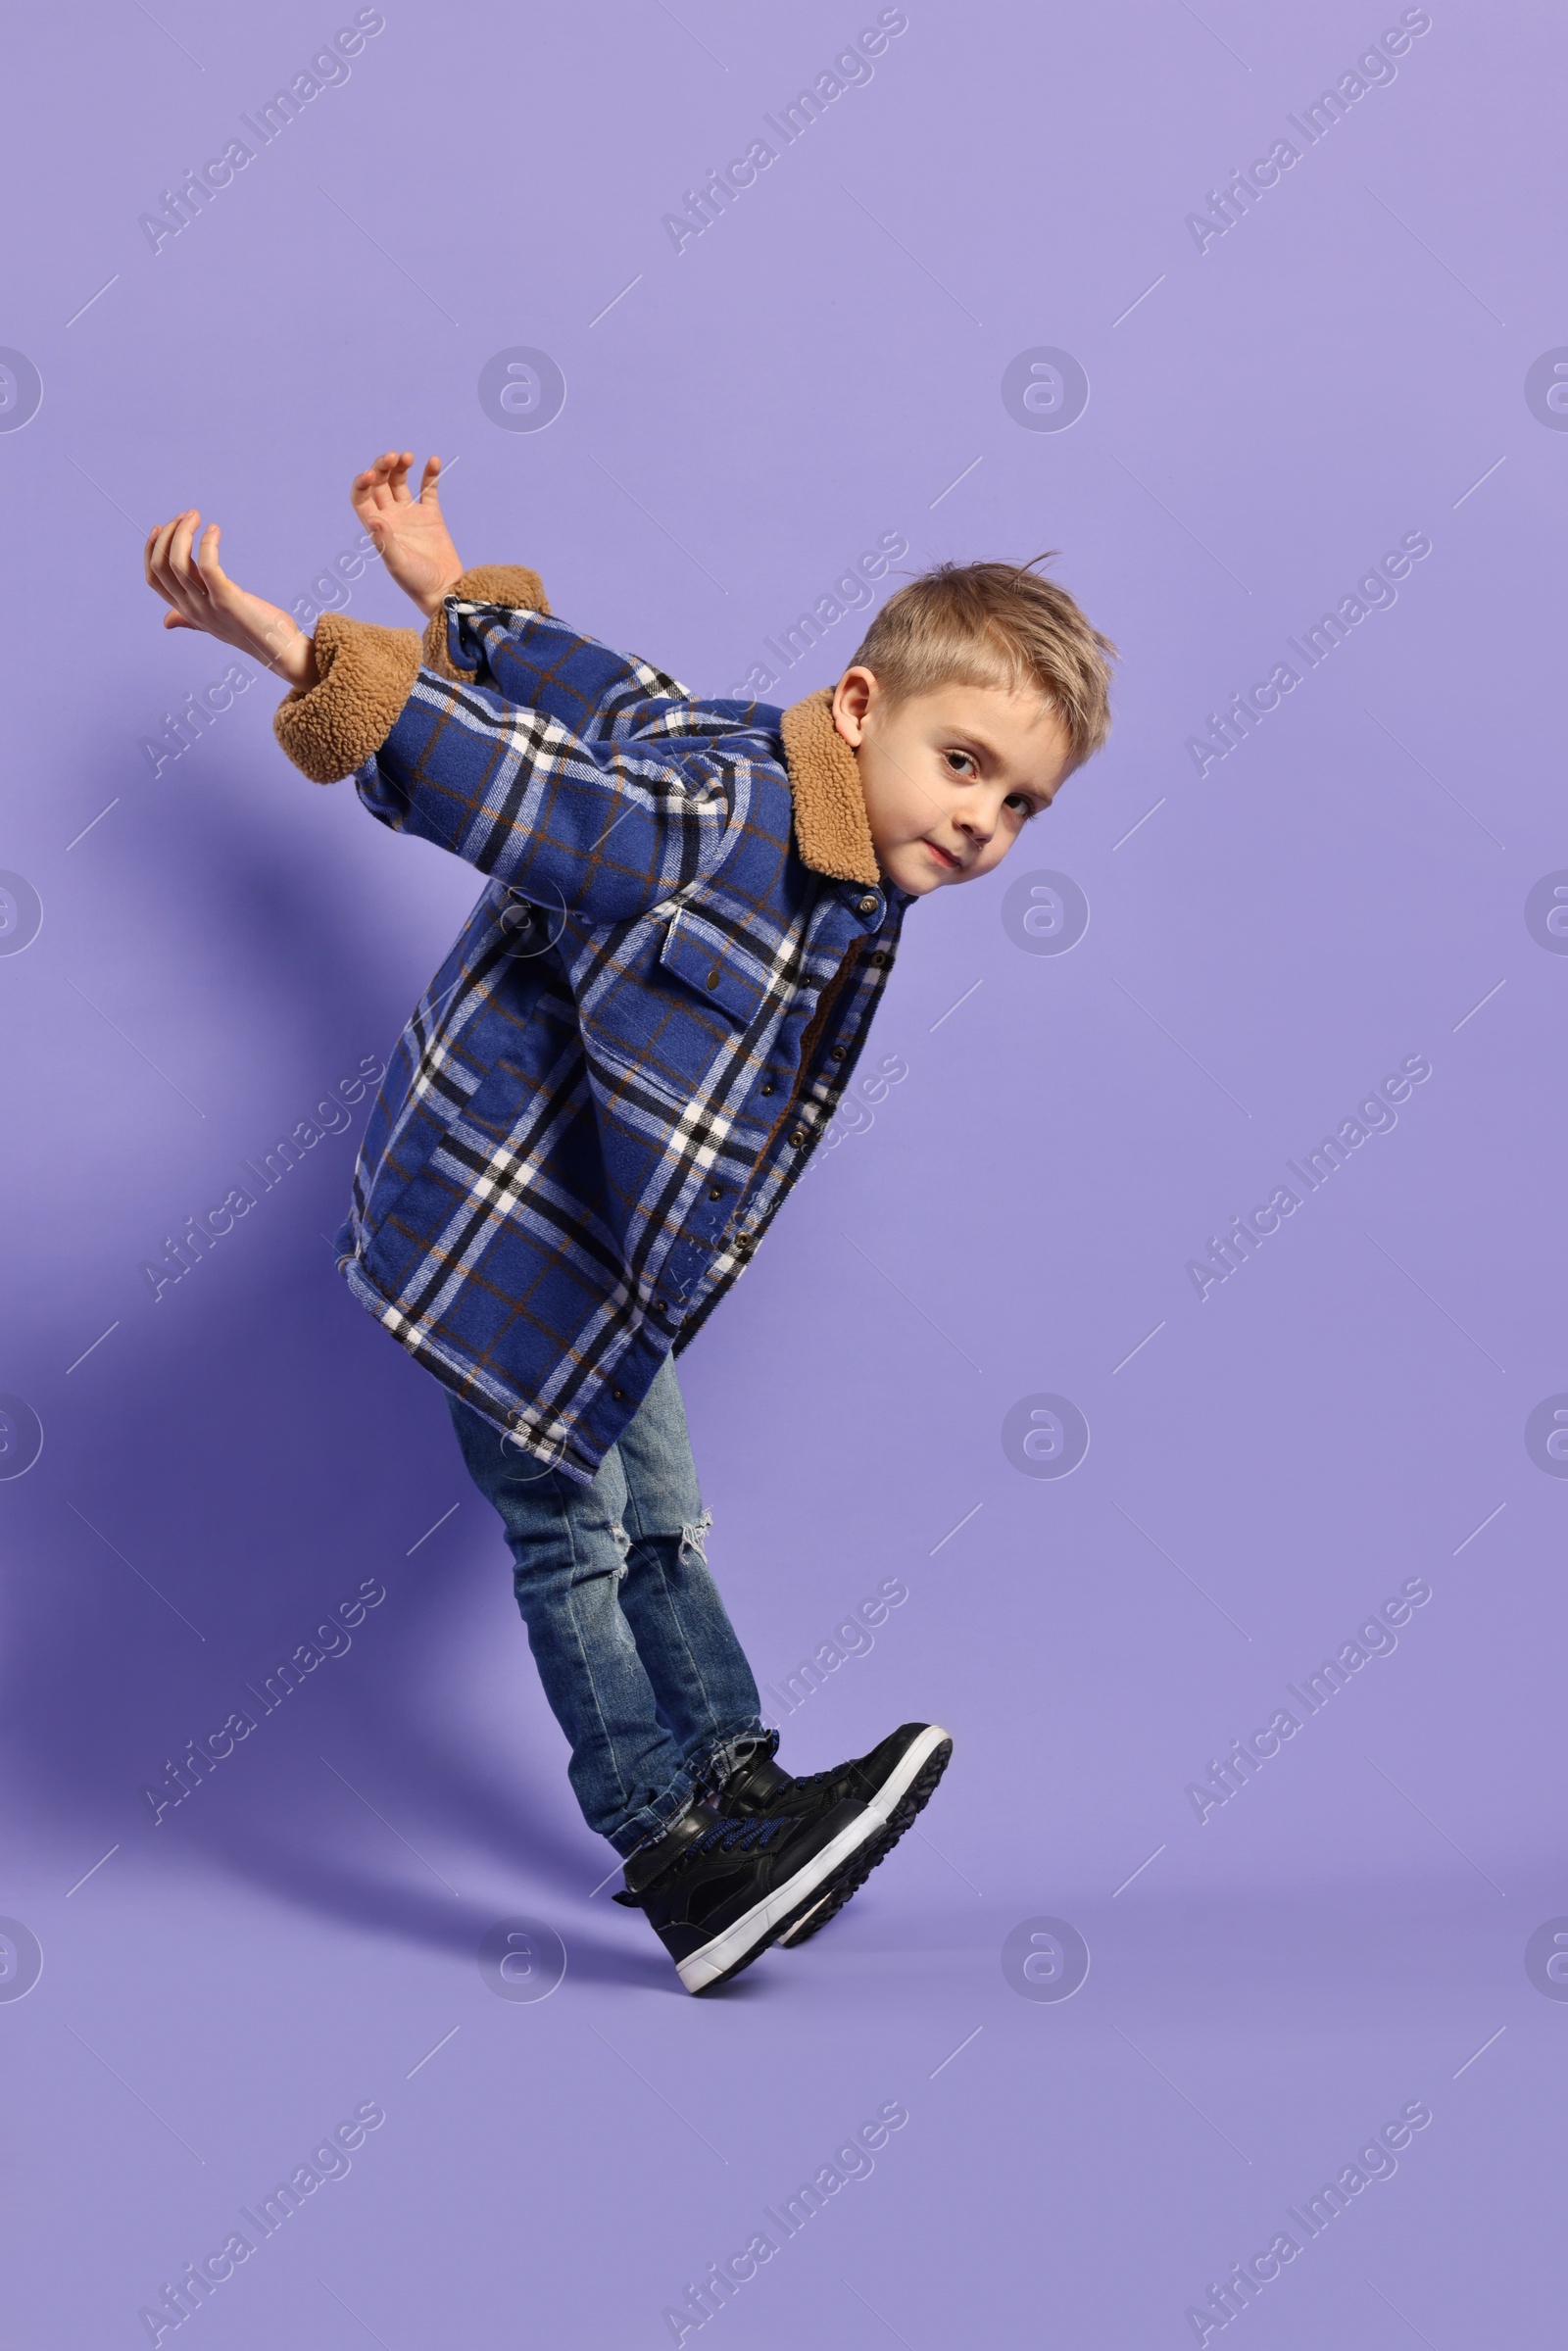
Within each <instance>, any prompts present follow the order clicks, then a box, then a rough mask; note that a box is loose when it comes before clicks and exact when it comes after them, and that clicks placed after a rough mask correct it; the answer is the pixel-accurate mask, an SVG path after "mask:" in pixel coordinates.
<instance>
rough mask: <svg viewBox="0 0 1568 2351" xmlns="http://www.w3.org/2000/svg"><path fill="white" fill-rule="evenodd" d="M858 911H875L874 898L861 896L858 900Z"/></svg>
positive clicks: (863, 912) (871, 912) (872, 912)
mask: <svg viewBox="0 0 1568 2351" xmlns="http://www.w3.org/2000/svg"><path fill="white" fill-rule="evenodd" d="M860 912H861V913H862V914H874V913H875V912H876V900H875V899H874V898H862V899H861V901H860Z"/></svg>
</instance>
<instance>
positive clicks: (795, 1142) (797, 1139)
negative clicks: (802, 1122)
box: [790, 1127, 806, 1151]
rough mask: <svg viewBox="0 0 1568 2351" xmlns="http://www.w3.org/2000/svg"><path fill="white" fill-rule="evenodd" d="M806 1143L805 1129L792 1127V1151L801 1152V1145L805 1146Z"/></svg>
mask: <svg viewBox="0 0 1568 2351" xmlns="http://www.w3.org/2000/svg"><path fill="white" fill-rule="evenodd" d="M805 1141H806V1129H805V1127H791V1129H790V1147H791V1149H792V1150H794V1151H799V1150H800V1148H801V1145H802V1144H803V1143H804V1142H805Z"/></svg>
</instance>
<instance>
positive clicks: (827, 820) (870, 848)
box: [779, 686, 882, 890]
mask: <svg viewBox="0 0 1568 2351" xmlns="http://www.w3.org/2000/svg"><path fill="white" fill-rule="evenodd" d="M779 731H780V732H781V734H782V735H783V737H784V755H785V762H786V766H787V768H788V772H789V779H790V794H791V797H792V799H793V801H794V803H795V840H796V845H797V847H798V848H799V850H800V853H801V856H802V857H803V858H804V859H805V861H806V863H807V864H808V865H809V866H810V867H811V868H812V870H813V871H814V872H816V873H827V874H831V875H833V877H834V878H835V879H836V880H838V881H842V882H863V883H864V884H865V885H866V887H867V888H868V889H872V890H878V889H880V888H881V887H882V876H881V873H880V872H879V871H878V868H877V861H876V848H875V845H874V844H873V842H872V839H871V826H870V823H869V820H868V819H867V816H866V813H865V795H864V793H863V792H862V791H861V789H860V770H859V768H858V765H857V763H856V758H855V754H854V752H853V751H852V750H851V749H850V747H849V745H848V744H847V743H846V742H845V740H844V737H843V736H842V735H841V734H840V733H839V730H838V728H837V727H836V726H835V725H834V723H833V691H832V688H831V687H829V686H824V687H822V688H821V690H820V691H819V692H818V693H815V694H808V695H807V696H806V698H805V700H804V701H801V702H797V703H792V704H791V705H790V708H789V709H788V710H786V711H785V713H784V716H783V720H782V722H781V725H780V730H779Z"/></svg>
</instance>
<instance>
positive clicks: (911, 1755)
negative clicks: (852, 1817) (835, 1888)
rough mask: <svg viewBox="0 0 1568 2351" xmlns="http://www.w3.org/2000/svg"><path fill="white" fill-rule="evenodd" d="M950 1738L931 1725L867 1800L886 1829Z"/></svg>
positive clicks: (802, 1921) (800, 1922) (815, 1907)
mask: <svg viewBox="0 0 1568 2351" xmlns="http://www.w3.org/2000/svg"><path fill="white" fill-rule="evenodd" d="M947 1737H948V1734H947V1732H946V1731H944V1730H943V1728H942V1726H941V1724H940V1723H928V1724H927V1725H926V1728H925V1729H924V1730H923V1731H922V1732H921V1734H920V1736H919V1738H918V1739H915V1740H914V1741H913V1742H912V1744H911V1745H910V1747H909V1751H908V1753H907V1755H906V1756H904V1758H903V1760H902V1761H901V1762H900V1764H899V1768H898V1770H897V1771H896V1772H890V1773H889V1775H888V1778H887V1780H886V1782H885V1783H884V1785H883V1786H882V1787H881V1788H878V1789H877V1791H876V1794H875V1795H874V1796H867V1798H866V1805H867V1807H868V1809H869V1810H870V1811H872V1812H874V1813H875V1814H876V1817H877V1819H878V1821H879V1822H880V1824H881V1826H882V1827H883V1828H884V1829H885V1828H886V1827H887V1825H888V1823H889V1821H890V1820H891V1819H892V1818H893V1813H894V1809H895V1807H896V1806H897V1805H898V1803H899V1802H900V1801H901V1799H902V1798H903V1797H904V1796H905V1795H907V1792H908V1790H909V1789H910V1788H912V1787H913V1786H914V1783H915V1781H916V1780H917V1779H918V1778H919V1776H920V1774H921V1772H922V1771H923V1770H924V1769H925V1766H926V1765H927V1764H928V1763H929V1762H930V1760H931V1757H932V1756H933V1755H934V1754H935V1753H936V1751H937V1749H938V1747H939V1746H941V1745H942V1743H943V1741H944V1740H945V1739H947ZM826 1899H827V1897H826V1895H825V1894H824V1895H823V1897H822V1901H825V1900H826ZM822 1901H817V1902H813V1903H812V1904H811V1907H810V1909H809V1910H808V1911H806V1912H805V1913H804V1914H803V1915H802V1916H801V1917H800V1918H798V1919H797V1920H796V1921H795V1924H794V1926H793V1927H792V1928H791V1929H790V1932H789V1933H788V1934H787V1935H780V1936H779V1941H780V1943H781V1944H786V1945H787V1944H789V1943H791V1942H793V1941H794V1940H795V1938H796V1936H797V1935H799V1934H800V1932H801V1930H802V1928H803V1927H809V1925H810V1923H811V1921H812V1919H814V1918H815V1916H816V1914H817V1912H818V1911H819V1910H820V1909H821V1907H822Z"/></svg>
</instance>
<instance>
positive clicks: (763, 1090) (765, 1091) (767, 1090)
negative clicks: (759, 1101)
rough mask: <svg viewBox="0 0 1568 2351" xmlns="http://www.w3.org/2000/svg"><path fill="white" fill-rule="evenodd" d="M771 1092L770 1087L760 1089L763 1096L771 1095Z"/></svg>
mask: <svg viewBox="0 0 1568 2351" xmlns="http://www.w3.org/2000/svg"><path fill="white" fill-rule="evenodd" d="M772 1091H773V1089H772V1087H771V1086H764V1087H763V1088H762V1092H763V1093H764V1094H771V1093H772Z"/></svg>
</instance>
